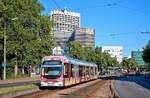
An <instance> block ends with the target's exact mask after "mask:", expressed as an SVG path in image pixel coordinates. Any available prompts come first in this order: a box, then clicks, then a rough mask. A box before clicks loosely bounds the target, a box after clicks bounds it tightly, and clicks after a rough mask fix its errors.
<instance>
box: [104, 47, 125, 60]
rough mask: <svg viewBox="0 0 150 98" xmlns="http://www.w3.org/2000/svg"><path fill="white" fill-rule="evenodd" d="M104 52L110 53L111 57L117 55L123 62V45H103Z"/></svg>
mask: <svg viewBox="0 0 150 98" xmlns="http://www.w3.org/2000/svg"><path fill="white" fill-rule="evenodd" d="M102 52H106V53H109V54H110V55H111V57H115V58H116V59H117V61H118V62H119V63H121V62H122V58H123V47H122V46H102Z"/></svg>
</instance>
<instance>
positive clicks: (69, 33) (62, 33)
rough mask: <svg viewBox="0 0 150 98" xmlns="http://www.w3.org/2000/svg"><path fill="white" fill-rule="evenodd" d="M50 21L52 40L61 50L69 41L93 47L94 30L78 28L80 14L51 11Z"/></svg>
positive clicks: (57, 10) (66, 11)
mask: <svg viewBox="0 0 150 98" xmlns="http://www.w3.org/2000/svg"><path fill="white" fill-rule="evenodd" d="M51 20H52V21H53V29H52V31H53V35H54V40H55V42H56V44H57V45H58V46H61V47H62V48H63V47H65V45H66V43H68V42H69V41H79V42H81V44H83V45H88V46H95V30H94V29H90V28H80V13H76V12H71V11H69V10H66V9H64V10H59V9H56V10H53V11H51Z"/></svg>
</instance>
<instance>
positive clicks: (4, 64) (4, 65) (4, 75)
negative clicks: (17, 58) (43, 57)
mask: <svg viewBox="0 0 150 98" xmlns="http://www.w3.org/2000/svg"><path fill="white" fill-rule="evenodd" d="M16 19H18V18H17V17H15V18H12V19H11V20H12V21H14V20H16ZM6 26H7V23H6V22H4V63H3V67H4V72H3V80H5V79H6V39H7V36H6Z"/></svg>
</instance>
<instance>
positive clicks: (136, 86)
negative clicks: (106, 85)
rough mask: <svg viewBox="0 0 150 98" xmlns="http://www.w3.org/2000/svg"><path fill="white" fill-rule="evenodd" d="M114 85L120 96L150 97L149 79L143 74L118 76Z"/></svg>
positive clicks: (123, 97) (131, 97) (127, 97)
mask: <svg viewBox="0 0 150 98" xmlns="http://www.w3.org/2000/svg"><path fill="white" fill-rule="evenodd" d="M114 87H115V89H116V91H117V92H118V94H119V95H120V97H121V98H150V80H148V79H147V78H146V77H144V76H126V77H122V78H118V79H116V80H115V82H114Z"/></svg>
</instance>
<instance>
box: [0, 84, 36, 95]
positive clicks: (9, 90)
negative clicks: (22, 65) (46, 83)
mask: <svg viewBox="0 0 150 98" xmlns="http://www.w3.org/2000/svg"><path fill="white" fill-rule="evenodd" d="M34 88H38V87H37V86H36V85H25V86H16V87H6V88H0V95H2V94H8V93H14V92H18V91H24V90H30V89H34Z"/></svg>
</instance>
